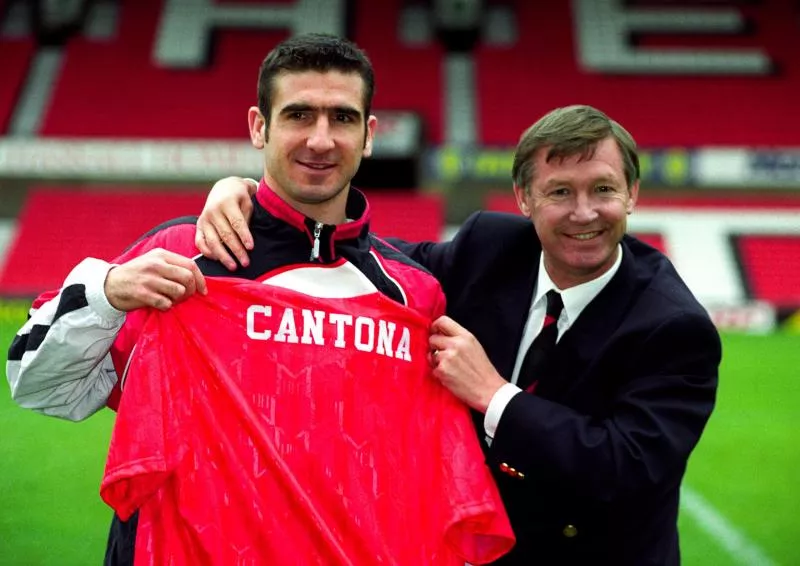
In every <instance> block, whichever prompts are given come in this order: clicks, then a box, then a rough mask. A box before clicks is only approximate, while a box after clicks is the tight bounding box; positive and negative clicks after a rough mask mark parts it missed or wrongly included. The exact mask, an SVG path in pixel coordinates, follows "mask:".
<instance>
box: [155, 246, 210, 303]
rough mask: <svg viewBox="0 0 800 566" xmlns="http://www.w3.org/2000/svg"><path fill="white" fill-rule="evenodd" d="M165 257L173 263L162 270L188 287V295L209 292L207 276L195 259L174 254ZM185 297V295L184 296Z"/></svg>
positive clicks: (166, 275) (168, 277) (165, 274)
mask: <svg viewBox="0 0 800 566" xmlns="http://www.w3.org/2000/svg"><path fill="white" fill-rule="evenodd" d="M168 253H170V255H169V256H168V257H166V258H165V260H166V261H167V262H168V263H172V264H173V265H170V266H168V267H166V268H165V270H164V271H162V275H163V276H164V277H166V278H167V279H171V280H172V281H177V282H178V283H181V284H182V285H184V286H185V287H186V292H185V295H186V297H188V296H191V295H194V294H195V293H200V294H202V295H206V294H208V288H207V287H206V278H205V276H204V275H203V273H202V272H201V271H200V268H199V267H198V266H197V264H196V263H195V261H194V260H193V259H191V258H188V257H184V256H182V255H178V254H173V253H172V252H168ZM184 298H185V297H184Z"/></svg>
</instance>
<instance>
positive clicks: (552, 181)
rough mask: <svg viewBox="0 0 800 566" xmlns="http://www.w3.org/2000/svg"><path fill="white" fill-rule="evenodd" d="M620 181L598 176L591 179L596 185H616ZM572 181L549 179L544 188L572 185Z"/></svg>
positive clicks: (609, 176)
mask: <svg viewBox="0 0 800 566" xmlns="http://www.w3.org/2000/svg"><path fill="white" fill-rule="evenodd" d="M619 182H620V180H619V179H616V178H614V177H612V176H611V175H600V176H599V177H595V178H594V179H592V184H593V185H596V184H598V183H609V184H612V185H613V184H617V183H619ZM572 184H573V182H572V181H567V180H566V179H550V180H549V181H548V182H547V184H546V185H545V186H546V187H548V188H549V187H553V186H563V185H572Z"/></svg>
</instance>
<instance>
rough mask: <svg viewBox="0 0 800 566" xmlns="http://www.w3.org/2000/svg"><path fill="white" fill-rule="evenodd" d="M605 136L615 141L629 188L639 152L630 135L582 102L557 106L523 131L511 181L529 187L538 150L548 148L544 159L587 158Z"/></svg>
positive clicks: (637, 162) (636, 177)
mask: <svg viewBox="0 0 800 566" xmlns="http://www.w3.org/2000/svg"><path fill="white" fill-rule="evenodd" d="M608 137H613V138H614V139H615V140H616V142H617V147H619V151H620V154H622V164H623V167H624V169H625V180H626V181H627V183H628V189H630V188H631V187H632V186H633V184H634V183H635V182H636V181H637V180H638V179H639V155H638V154H637V152H636V142H635V141H634V139H633V136H631V135H630V134H629V133H628V131H627V130H626V129H625V128H623V127H622V126H621V125H620V124H619V123H617V122H615V121H614V120H612V119H611V118H609V117H608V116H607V115H606V114H604V113H603V112H601V111H600V110H598V109H596V108H592V107H591V106H582V105H575V106H565V107H564V108H556V109H555V110H552V111H551V112H548V113H547V114H545V115H544V116H543V117H542V118H540V119H539V120H538V121H537V122H536V123H535V124H533V125H532V126H531V127H530V128H528V129H527V130H525V132H523V134H522V136H521V137H520V139H519V143H518V144H517V150H516V153H515V155H514V165H513V166H512V168H511V176H512V178H513V180H514V184H515V185H516V186H518V187H520V188H522V189H524V190H525V191H529V190H530V187H531V183H532V182H533V175H534V173H535V171H534V164H533V158H534V154H535V153H536V152H537V151H538V150H539V149H541V148H543V147H547V148H549V150H548V152H547V161H550V160H551V159H553V158H558V159H564V158H565V157H572V156H574V155H580V156H581V158H582V159H590V158H591V157H592V156H593V155H594V152H595V150H596V149H597V144H598V143H600V142H601V141H603V140H604V139H606V138H608Z"/></svg>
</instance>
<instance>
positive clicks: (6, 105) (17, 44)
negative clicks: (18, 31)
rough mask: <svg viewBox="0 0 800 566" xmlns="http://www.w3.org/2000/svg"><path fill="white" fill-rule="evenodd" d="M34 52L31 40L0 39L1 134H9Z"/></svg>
mask: <svg viewBox="0 0 800 566" xmlns="http://www.w3.org/2000/svg"><path fill="white" fill-rule="evenodd" d="M0 13H2V5H0ZM34 50H35V44H34V42H33V40H31V39H18V40H11V39H0V54H2V69H3V70H2V77H3V78H2V80H0V134H4V133H7V132H8V128H9V125H10V123H9V122H10V120H11V115H12V113H13V112H14V106H15V104H16V102H17V98H18V97H19V94H20V91H21V90H22V85H23V83H24V81H25V77H26V75H27V73H28V66H29V65H30V62H31V58H32V57H33V52H34Z"/></svg>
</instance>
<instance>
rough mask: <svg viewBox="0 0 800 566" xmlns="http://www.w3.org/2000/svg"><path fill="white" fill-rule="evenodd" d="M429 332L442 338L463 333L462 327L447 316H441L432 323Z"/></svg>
mask: <svg viewBox="0 0 800 566" xmlns="http://www.w3.org/2000/svg"><path fill="white" fill-rule="evenodd" d="M431 331H432V332H434V333H436V334H442V335H444V336H456V335H457V334H460V333H462V332H463V331H464V327H463V326H461V325H460V324H458V323H457V322H456V321H455V320H453V319H452V318H450V317H449V316H447V315H443V316H440V317H439V318H437V319H436V320H434V321H433V324H432V325H431Z"/></svg>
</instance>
